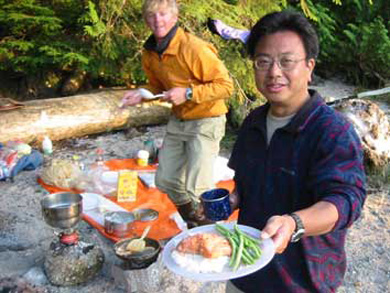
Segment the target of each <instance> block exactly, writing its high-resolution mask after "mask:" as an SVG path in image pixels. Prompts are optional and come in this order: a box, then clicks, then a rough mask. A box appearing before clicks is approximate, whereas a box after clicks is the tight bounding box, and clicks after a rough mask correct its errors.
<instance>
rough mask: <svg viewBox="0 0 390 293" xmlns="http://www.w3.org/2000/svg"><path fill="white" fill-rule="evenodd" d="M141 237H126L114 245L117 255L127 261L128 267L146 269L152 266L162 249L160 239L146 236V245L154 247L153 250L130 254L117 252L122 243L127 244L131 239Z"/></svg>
mask: <svg viewBox="0 0 390 293" xmlns="http://www.w3.org/2000/svg"><path fill="white" fill-rule="evenodd" d="M138 238H139V237H133V238H126V239H123V240H121V241H118V242H117V243H115V245H114V251H115V254H116V256H117V257H119V258H120V259H122V260H124V261H125V266H126V268H127V269H144V268H147V267H148V266H150V265H151V264H152V263H154V262H155V261H156V260H157V257H158V255H159V253H160V251H161V244H160V242H159V241H157V240H155V239H152V238H144V240H145V242H146V246H151V247H153V248H154V250H153V251H148V252H136V253H132V254H129V255H121V254H118V253H117V250H118V248H119V247H121V246H122V245H124V246H126V245H127V244H128V243H129V242H130V241H131V240H133V239H138Z"/></svg>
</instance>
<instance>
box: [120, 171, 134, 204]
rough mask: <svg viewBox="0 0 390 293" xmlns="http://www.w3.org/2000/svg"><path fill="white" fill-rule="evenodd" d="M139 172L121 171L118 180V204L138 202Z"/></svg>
mask: <svg viewBox="0 0 390 293" xmlns="http://www.w3.org/2000/svg"><path fill="white" fill-rule="evenodd" d="M137 182H138V173H137V171H130V170H124V171H119V178H118V192H117V200H118V202H129V201H136V200H137Z"/></svg>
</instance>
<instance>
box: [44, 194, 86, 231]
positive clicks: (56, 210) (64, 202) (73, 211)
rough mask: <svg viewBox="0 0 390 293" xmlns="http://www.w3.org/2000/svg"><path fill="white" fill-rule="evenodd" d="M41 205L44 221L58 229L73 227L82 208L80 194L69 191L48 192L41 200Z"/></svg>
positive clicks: (78, 219)
mask: <svg viewBox="0 0 390 293" xmlns="http://www.w3.org/2000/svg"><path fill="white" fill-rule="evenodd" d="M41 206H42V214H43V218H44V219H45V221H46V223H47V224H49V225H50V226H52V227H54V228H60V229H68V228H72V227H74V226H75V225H76V224H77V223H78V222H79V221H80V219H81V213H82V210H83V205H82V197H81V195H80V194H77V193H71V192H57V193H52V194H48V195H46V196H45V197H44V198H43V199H42V200H41Z"/></svg>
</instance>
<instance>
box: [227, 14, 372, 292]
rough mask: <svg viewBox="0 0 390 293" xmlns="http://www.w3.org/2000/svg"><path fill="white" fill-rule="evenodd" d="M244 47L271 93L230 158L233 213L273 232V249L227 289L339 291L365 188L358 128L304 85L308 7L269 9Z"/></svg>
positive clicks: (312, 38)
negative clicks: (305, 11) (347, 244)
mask: <svg viewBox="0 0 390 293" xmlns="http://www.w3.org/2000/svg"><path fill="white" fill-rule="evenodd" d="M247 49H248V53H249V56H250V57H251V58H252V60H253V66H254V74H255V79H256V85H257V88H258V90H259V91H260V92H261V93H262V94H263V95H264V96H265V97H266V99H267V101H268V102H267V103H266V104H265V105H263V106H261V107H259V108H257V109H255V110H254V111H252V112H251V113H250V114H249V115H248V117H247V118H246V119H245V121H244V123H243V125H242V127H241V130H240V133H239V136H238V139H237V141H236V144H235V146H234V149H233V152H232V155H231V158H230V161H229V166H230V167H231V168H232V169H234V170H235V182H236V191H235V192H234V193H233V194H232V195H231V198H232V202H236V204H237V205H238V207H239V208H240V213H239V219H238V222H239V223H240V224H243V225H248V226H251V227H255V228H257V229H260V230H262V233H261V237H262V238H268V237H271V238H272V240H273V241H274V243H275V247H276V255H275V257H274V258H273V260H272V261H271V262H270V264H268V265H267V266H266V267H264V268H263V269H261V270H259V271H257V272H255V273H253V274H251V275H248V276H246V277H242V278H239V279H234V280H232V281H231V282H228V284H227V292H335V291H336V288H337V287H338V286H340V284H341V283H342V280H343V277H344V273H345V270H346V256H345V250H344V242H345V237H346V232H347V229H348V228H349V227H350V226H351V225H352V223H353V222H354V221H355V220H356V219H357V218H358V217H359V215H360V213H361V210H362V207H363V203H364V200H365V197H366V193H365V174H364V169H363V154H362V149H361V145H360V140H359V137H358V136H357V134H356V132H355V130H354V129H353V126H352V125H351V123H349V122H348V121H346V119H345V118H344V117H343V116H342V115H341V114H339V113H337V112H335V111H334V110H333V109H332V108H330V107H328V106H327V105H326V104H325V103H324V101H323V100H322V98H321V97H320V96H319V94H318V93H317V92H315V91H312V90H309V89H308V84H309V82H310V81H311V76H312V72H313V69H314V66H315V59H316V57H317V55H318V51H319V45H318V38H317V35H316V33H315V31H314V29H313V27H312V26H311V25H310V23H309V22H308V21H307V19H306V18H305V17H304V16H302V15H301V14H298V13H295V12H289V11H284V12H278V13H272V14H269V15H267V16H265V17H264V18H262V19H261V20H260V21H259V22H258V23H257V24H256V25H255V26H254V27H253V29H252V30H251V33H250V36H249V39H248V42H247Z"/></svg>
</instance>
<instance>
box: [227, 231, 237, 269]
mask: <svg viewBox="0 0 390 293" xmlns="http://www.w3.org/2000/svg"><path fill="white" fill-rule="evenodd" d="M228 240H229V243H230V246H231V247H232V255H231V256H230V261H229V267H231V266H233V262H234V259H235V257H236V254H237V246H236V244H235V243H234V241H233V239H231V238H228Z"/></svg>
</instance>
